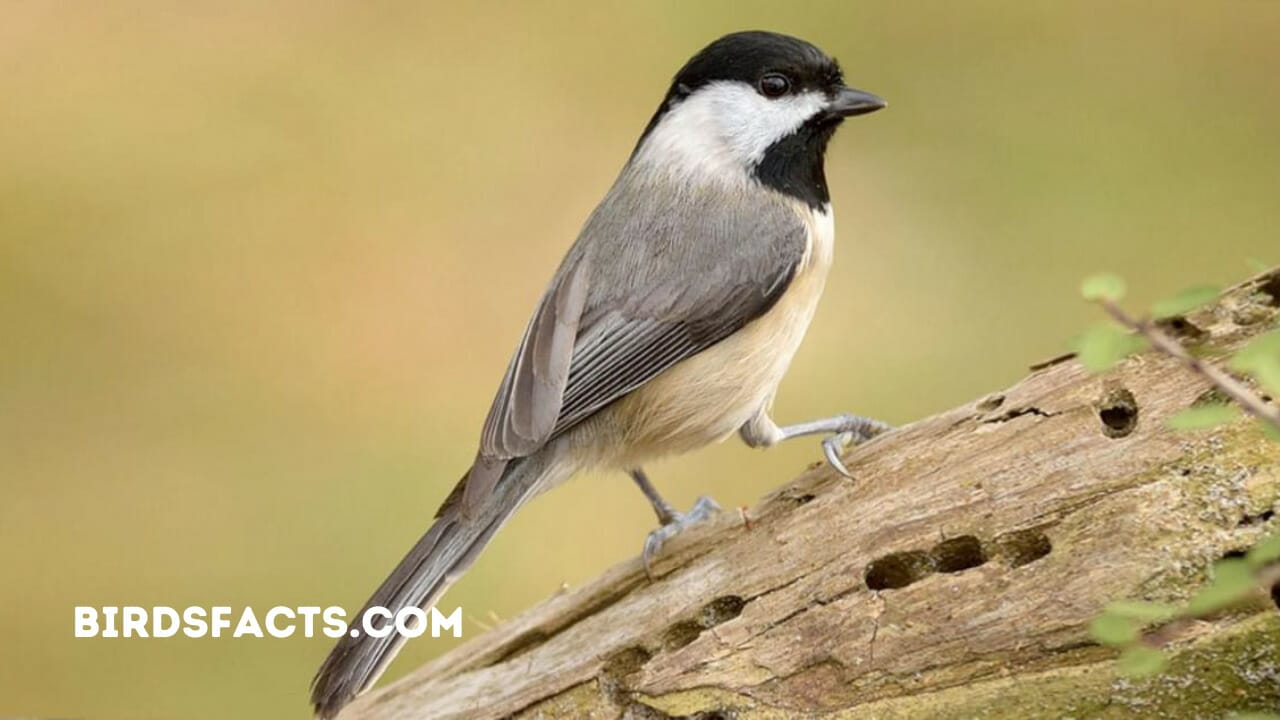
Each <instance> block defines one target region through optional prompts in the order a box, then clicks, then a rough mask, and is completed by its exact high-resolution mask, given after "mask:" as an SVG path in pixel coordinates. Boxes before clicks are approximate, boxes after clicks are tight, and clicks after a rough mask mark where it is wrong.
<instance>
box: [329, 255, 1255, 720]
mask: <svg viewBox="0 0 1280 720" xmlns="http://www.w3.org/2000/svg"><path fill="white" fill-rule="evenodd" d="M1277 315H1280V270H1278V271H1273V272H1272V273H1270V274H1267V275H1263V276H1259V277H1257V278H1254V279H1253V280H1251V281H1249V282H1246V283H1244V284H1242V285H1240V286H1237V287H1236V288H1233V289H1232V290H1230V291H1228V292H1227V293H1225V294H1224V295H1223V297H1222V298H1221V300H1220V301H1219V303H1218V304H1217V305H1216V306H1213V307H1209V308H1206V309H1203V310H1200V311H1197V312H1194V313H1191V314H1190V315H1189V316H1187V317H1185V318H1177V319H1174V320H1173V321H1171V322H1168V323H1166V328H1167V329H1168V330H1169V331H1170V332H1173V333H1175V334H1177V335H1178V336H1179V337H1180V338H1182V339H1183V341H1184V342H1185V343H1186V344H1188V345H1189V346H1190V345H1193V346H1195V348H1196V351H1197V352H1198V353H1199V354H1201V355H1202V356H1205V357H1208V358H1211V359H1214V360H1215V362H1218V363H1219V364H1220V362H1221V361H1222V360H1223V359H1224V358H1225V357H1226V355H1228V354H1229V353H1230V352H1231V351H1233V350H1235V349H1237V348H1238V347H1239V346H1240V345H1241V344H1242V343H1243V342H1245V341H1246V340H1247V339H1248V338H1250V337H1252V336H1255V335H1257V334H1259V333H1261V332H1263V331H1265V330H1267V329H1270V328H1272V327H1274V326H1275V325H1276V324H1277ZM904 382H905V380H904ZM1209 393H1210V388H1209V387H1208V386H1207V384H1206V382H1205V381H1204V380H1203V379H1202V378H1200V377H1198V376H1196V375H1194V374H1191V373H1189V372H1188V371H1187V370H1186V369H1185V368H1183V367H1181V366H1180V365H1178V364H1177V362H1175V361H1173V360H1171V359H1170V358H1168V357H1166V356H1163V355H1158V354H1154V353H1146V354H1142V355H1139V356H1135V357H1133V358H1130V359H1128V360H1126V361H1125V362H1123V363H1122V364H1121V365H1120V366H1119V367H1117V368H1116V369H1115V370H1113V371H1111V372H1109V373H1106V374H1103V375H1099V376H1095V375H1091V374H1089V373H1088V372H1086V371H1085V370H1084V369H1082V368H1081V367H1080V366H1079V365H1078V364H1077V363H1076V362H1074V361H1073V360H1071V359H1069V358H1064V359H1060V360H1059V361H1055V362H1051V363H1048V364H1046V365H1044V366H1042V367H1040V368H1039V369H1037V370H1035V371H1034V372H1033V374H1032V375H1030V376H1029V377H1028V378H1026V379H1025V380H1023V381H1022V382H1020V383H1018V384H1017V385H1015V386H1014V387H1012V388H1010V389H1008V390H1006V391H1004V392H1000V393H994V394H992V395H990V396H988V397H985V398H982V399H980V400H978V401H976V402H974V403H971V404H969V405H966V406H964V407H959V408H956V409H954V410H951V411H950V412H946V413H943V414H941V415H937V416H934V417H930V418H928V419H925V420H921V421H919V422H916V423H913V424H911V425H909V426H906V427H904V428H902V429H900V430H897V431H895V432H893V433H891V434H889V435H886V436H882V437H880V438H877V439H875V440H873V441H871V442H870V443H867V444H866V445H864V446H861V447H858V448H856V449H854V450H853V451H852V452H850V453H849V455H848V457H847V464H848V465H849V467H850V469H851V470H852V472H853V474H854V476H855V479H853V480H847V479H844V478H841V477H838V476H836V475H835V474H833V473H832V472H831V471H830V470H828V469H827V468H825V467H814V468H811V469H810V470H809V471H808V472H806V473H804V474H803V475H801V476H800V477H799V478H798V479H796V480H795V481H794V482H792V483H790V484H788V485H786V486H785V487H783V488H781V489H779V490H777V491H776V492H774V493H772V494H771V495H769V496H768V497H766V498H764V499H763V500H762V501H761V502H760V503H759V504H758V505H757V506H756V507H754V508H752V509H751V510H750V511H748V513H747V514H746V516H745V517H744V516H742V515H739V514H738V513H732V512H730V513H725V514H724V515H722V516H721V517H720V518H719V519H718V520H716V521H714V522H712V523H708V525H707V526H706V527H704V528H702V529H700V530H695V531H692V532H690V533H688V534H687V535H686V536H682V537H680V538H678V539H677V540H675V541H673V542H672V543H670V544H669V545H668V547H667V548H666V549H665V550H664V553H663V555H662V557H661V558H660V559H659V560H658V562H657V563H656V565H655V568H654V573H655V579H654V580H653V581H650V580H649V579H647V578H646V576H645V573H644V571H643V569H642V568H641V566H640V563H639V561H636V560H632V561H629V562H626V563H624V564H622V565H620V566H617V567H615V568H613V569H612V570H610V571H608V572H607V573H605V574H604V575H603V576H601V577H599V578H597V579H596V580H594V581H592V582H590V583H588V584H586V585H585V586H583V587H580V588H577V589H574V590H570V591H567V592H564V593H562V594H560V595H558V596H556V597H553V598H551V599H549V600H547V601H546V602H544V603H542V604H541V605H539V606H537V607H534V608H532V609H530V610H529V611H527V612H526V613H524V614H523V615H521V616H520V617H518V618H516V619H514V620H511V621H510V622H507V623H506V624H504V625H502V626H501V627H499V628H497V629H496V630H493V631H491V632H489V633H486V634H484V635H482V636H479V637H477V638H475V639H473V640H471V641H469V642H467V643H466V644H464V645H462V646H461V647H459V648H457V649H455V650H454V651H452V652H450V653H448V654H446V655H444V656H443V657H440V658H438V659H436V660H434V661H432V662H430V663H428V664H427V665H425V666H424V667H422V668H420V669H419V670H417V671H416V672H414V673H412V674H411V675H409V676H408V677H406V678H404V679H402V680H401V681H399V682H396V683H394V684H393V685H391V686H389V687H387V688H384V689H382V690H379V691H377V692H374V693H371V694H370V695H369V696H368V697H365V698H362V699H361V700H360V701H358V702H357V703H356V704H354V705H353V706H352V707H351V708H350V709H349V710H348V712H347V713H345V714H344V715H343V717H344V718H348V719H349V720H404V719H408V718H499V717H506V716H512V715H514V716H515V717H529V718H616V717H633V718H667V717H697V718H742V719H746V718H811V717H818V716H823V717H825V716H832V717H848V718H904V719H905V718H910V719H912V720H919V719H923V718H979V717H982V718H1041V717H1044V718H1058V717H1074V718H1092V717H1107V718H1110V717H1176V718H1181V717H1214V718H1220V717H1223V716H1224V715H1225V713H1226V712H1227V711H1229V710H1232V709H1238V710H1246V709H1252V710H1261V709H1273V708H1277V707H1280V618H1277V614H1276V611H1275V606H1274V605H1273V601H1272V600H1271V599H1269V598H1266V597H1264V596H1263V594H1262V593H1260V594H1259V598H1258V600H1257V602H1255V603H1253V604H1251V605H1249V606H1247V607H1242V608H1238V609H1237V610H1235V611H1232V612H1228V613H1224V614H1222V615H1221V616H1218V617H1214V618H1212V619H1208V620H1203V621H1197V622H1194V623H1190V624H1188V625H1186V626H1183V627H1181V629H1180V632H1179V634H1178V636H1177V637H1175V638H1173V641H1172V642H1171V643H1170V644H1169V645H1168V648H1167V649H1168V652H1169V653H1170V655H1171V658H1172V660H1171V663H1170V667H1169V668H1168V669H1167V670H1166V671H1165V672H1164V673H1163V674H1161V675H1159V676H1157V677H1155V678H1152V679H1146V680H1132V681H1131V680H1127V679H1124V678H1122V677H1121V676H1119V675H1118V674H1117V673H1116V669H1115V664H1114V657H1115V651H1113V650H1110V649H1107V648H1104V647H1100V646H1098V645H1096V644H1094V643H1093V642H1091V640H1090V637H1089V633H1088V624H1089V622H1090V620H1091V619H1092V618H1093V617H1095V615H1096V614H1097V613H1098V612H1099V610H1100V608H1101V607H1102V606H1103V605H1104V604H1106V603H1107V602H1108V601H1110V600H1113V599H1117V598H1145V599H1149V600H1159V601H1169V602H1180V601H1183V600H1185V599H1186V598H1187V597H1188V596H1189V595H1190V594H1191V593H1192V592H1194V591H1195V589H1196V588H1198V587H1199V586H1200V585H1201V584H1202V583H1203V582H1204V578H1205V573H1206V570H1207V568H1208V567H1209V565H1210V564H1211V563H1212V562H1213V561H1214V560H1216V559H1218V558H1220V557H1222V556H1223V555H1224V554H1228V553H1230V552H1232V551H1236V550H1239V549H1241V548H1245V547H1248V546H1249V545H1251V544H1252V543H1253V542H1255V541H1256V540H1257V539H1258V538H1259V537H1260V536H1262V535H1263V534H1265V533H1267V532H1269V531H1274V530H1275V529H1276V528H1277V526H1280V519H1275V518H1274V517H1273V515H1274V514H1275V512H1276V511H1277V509H1280V508H1278V507H1277V505H1278V503H1277V499H1278V498H1280V444H1277V443H1275V442H1273V441H1270V440H1268V439H1267V438H1265V437H1264V436H1263V434H1262V432H1261V431H1260V429H1259V427H1258V426H1257V425H1256V424H1255V423H1253V422H1251V421H1248V420H1240V421H1237V422H1235V423H1232V424H1230V425H1227V426H1225V427H1222V428H1218V429H1214V430H1208V431H1200V432H1195V433H1175V432H1172V431H1170V430H1168V429H1166V427H1165V423H1164V421H1165V419H1166V418H1168V417H1169V416H1170V415H1172V414H1174V413H1176V412H1178V411H1180V410H1183V409H1184V408H1187V407H1189V406H1191V405H1192V404H1193V403H1195V402H1197V400H1203V399H1204V398H1205V397H1206V396H1207V395H1208V394H1209ZM1277 592H1280V590H1278V591H1277ZM1276 601H1277V602H1280V595H1277V598H1276Z"/></svg>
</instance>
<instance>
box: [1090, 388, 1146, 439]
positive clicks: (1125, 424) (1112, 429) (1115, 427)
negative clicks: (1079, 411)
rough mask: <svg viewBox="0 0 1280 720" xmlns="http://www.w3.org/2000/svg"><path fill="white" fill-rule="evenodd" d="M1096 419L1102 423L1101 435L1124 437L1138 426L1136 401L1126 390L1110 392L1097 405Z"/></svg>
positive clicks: (1120, 389)
mask: <svg viewBox="0 0 1280 720" xmlns="http://www.w3.org/2000/svg"><path fill="white" fill-rule="evenodd" d="M1098 419H1099V420H1101V421H1102V434H1103V435H1106V436H1107V437H1109V438H1122V437H1125V436H1127V435H1129V434H1130V433H1132V432H1133V430H1134V428H1136V427H1137V426H1138V401H1137V400H1136V399H1135V398H1134V397H1133V393H1131V392H1129V390H1128V389H1126V388H1116V389H1114V390H1111V391H1110V392H1108V393H1107V394H1106V395H1104V396H1103V397H1102V400H1101V401H1100V402H1099V403H1098Z"/></svg>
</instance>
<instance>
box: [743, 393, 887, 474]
mask: <svg viewBox="0 0 1280 720" xmlns="http://www.w3.org/2000/svg"><path fill="white" fill-rule="evenodd" d="M892 429H893V426H892V425H889V424H888V423H885V422H881V421H879V420H875V419H872V418H868V417H862V416H861V415H850V414H847V413H846V414H843V415H836V416H834V417H829V418H822V419H820V420H810V421H809V422H802V423H796V424H795V425H787V426H785V427H778V426H777V425H775V424H774V422H773V420H772V419H771V418H770V417H769V414H768V413H767V412H766V411H765V410H764V409H763V408H761V410H760V412H758V413H756V415H755V417H753V418H751V420H749V421H747V423H746V424H745V425H743V426H742V428H741V429H739V430H738V434H739V435H741V436H742V440H743V442H745V443H746V444H747V445H750V446H751V447H769V446H770V445H775V444H777V443H780V442H782V441H783V440H790V439H791V438H797V437H801V436H804V435H826V436H827V437H826V439H824V440H823V441H822V454H823V455H824V456H826V458H827V463H829V464H830V465H831V467H833V468H835V469H836V471H837V472H839V473H840V474H841V475H844V476H845V477H852V475H850V474H849V469H848V468H846V467H845V466H844V463H843V462H841V460H840V451H841V450H843V449H844V448H845V447H846V446H848V445H849V444H850V443H862V442H866V441H867V440H870V439H871V438H873V437H875V436H877V435H880V434H881V433H885V432H888V431H889V430H892Z"/></svg>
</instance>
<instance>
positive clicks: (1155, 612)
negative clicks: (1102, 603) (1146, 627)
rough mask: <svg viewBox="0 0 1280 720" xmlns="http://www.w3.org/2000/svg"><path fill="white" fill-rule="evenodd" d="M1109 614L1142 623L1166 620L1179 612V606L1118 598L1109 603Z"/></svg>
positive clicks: (1106, 611) (1107, 608) (1107, 609)
mask: <svg viewBox="0 0 1280 720" xmlns="http://www.w3.org/2000/svg"><path fill="white" fill-rule="evenodd" d="M1105 613H1106V614H1107V615H1117V616H1119V617H1124V618H1129V619H1130V620H1137V621H1138V622H1140V623H1144V624H1145V623H1155V622H1164V621H1165V620H1168V619H1170V618H1172V617H1174V616H1175V615H1177V614H1178V608H1176V607H1174V606H1172V605H1166V604H1164V603H1153V602H1147V601H1146V600H1116V601H1114V602H1110V603H1107V607H1106V609H1105Z"/></svg>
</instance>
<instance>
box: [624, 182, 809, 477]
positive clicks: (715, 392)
mask: <svg viewBox="0 0 1280 720" xmlns="http://www.w3.org/2000/svg"><path fill="white" fill-rule="evenodd" d="M796 212H798V213H800V215H801V217H802V219H803V221H804V223H805V227H806V230H807V233H806V235H807V237H806V247H805V252H804V255H803V257H802V259H801V262H800V263H799V264H798V266H797V269H796V272H795V274H794V275H793V276H792V278H791V282H790V283H789V284H788V285H787V288H786V290H785V291H783V293H782V295H781V297H779V298H778V300H777V302H775V303H774V305H773V307H771V308H770V309H769V310H768V312H766V313H765V314H764V315H761V316H760V317H759V318H756V319H755V320H753V321H751V322H750V323H748V324H747V325H746V326H744V327H743V328H742V329H741V330H739V331H738V332H736V333H734V334H733V335H730V336H729V337H727V338H725V339H724V340H722V341H720V342H718V343H716V344H715V345H713V346H711V347H709V348H707V349H706V350H704V351H702V352H700V353H698V354H697V355H695V356H693V357H691V358H688V359H686V360H684V361H682V362H680V363H678V364H676V365H674V366H672V367H671V368H670V369H668V370H666V371H665V372H663V373H662V374H661V375H658V376H657V377H655V378H654V379H653V380H651V381H649V382H648V383H646V384H645V385H644V386H643V387H641V388H639V389H637V390H636V391H635V392H633V393H632V394H631V395H629V396H628V397H626V398H624V399H623V400H622V401H621V402H620V403H619V404H618V405H615V406H614V408H615V410H616V412H617V415H615V417H616V418H617V420H618V421H620V422H622V423H625V426H626V427H625V430H624V431H623V433H622V434H623V435H624V436H625V440H624V441H623V442H620V443H619V444H618V445H619V452H620V453H621V455H622V456H621V457H618V458H614V459H612V461H610V462H608V463H607V464H610V465H617V466H622V467H631V466H635V465H638V464H640V463H642V462H644V461H646V460H648V459H652V458H653V457H657V456H663V455H670V454H676V453H680V452H685V451H688V450H692V449H695V448H698V447H701V446H703V445H706V444H708V443H712V442H716V441H718V440H722V439H724V438H725V437H727V436H728V435H730V434H732V433H734V432H735V431H737V429H738V428H740V427H742V425H743V424H745V423H746V422H747V421H748V420H749V419H751V417H752V416H753V415H754V414H755V413H756V412H757V411H758V410H759V409H760V408H761V407H763V406H765V405H767V404H769V403H771V402H772V400H773V395H774V393H775V392H776V390H777V388H778V384H779V383H780V382H781V381H782V377H783V375H785V374H786V371H787V368H788V366H790V364H791V359H792V358H793V357H794V356H795V353H796V350H797V349H798V348H799V347H800V342H801V340H803V339H804V334H805V331H806V330H808V328H809V322H810V321H811V320H812V319H813V313H814V310H815V309H816V308H817V306H818V300H819V298H820V297H821V295H822V290H823V287H824V285H825V284H826V279H827V272H828V270H829V269H830V267H831V261H832V254H833V249H832V244H833V239H834V223H833V218H832V213H831V209H830V206H829V205H828V206H826V207H824V208H823V209H822V210H821V211H815V210H811V209H809V208H808V207H807V206H799V205H798V206H797V210H796Z"/></svg>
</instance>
